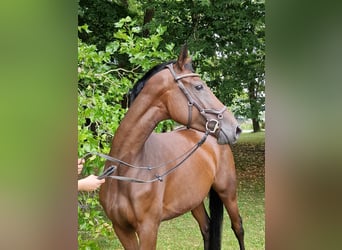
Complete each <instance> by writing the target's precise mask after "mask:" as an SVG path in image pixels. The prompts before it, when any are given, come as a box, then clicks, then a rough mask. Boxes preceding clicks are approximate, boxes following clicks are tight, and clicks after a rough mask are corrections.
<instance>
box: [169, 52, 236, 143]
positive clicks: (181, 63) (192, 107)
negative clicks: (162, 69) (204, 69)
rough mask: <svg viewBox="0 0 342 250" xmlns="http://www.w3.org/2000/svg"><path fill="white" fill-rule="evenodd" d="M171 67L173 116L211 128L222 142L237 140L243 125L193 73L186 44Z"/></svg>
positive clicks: (192, 125)
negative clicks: (239, 123)
mask: <svg viewBox="0 0 342 250" xmlns="http://www.w3.org/2000/svg"><path fill="white" fill-rule="evenodd" d="M167 68H168V69H169V71H170V77H169V78H168V85H169V86H172V87H170V89H169V91H168V94H167V102H166V103H167V104H168V105H167V110H169V113H170V117H171V118H172V119H173V120H175V121H177V122H179V123H181V124H183V125H186V126H187V127H191V128H194V129H197V130H200V131H209V132H210V133H211V134H212V135H214V136H216V137H217V141H218V143H219V144H233V143H235V142H236V140H237V138H238V136H239V134H240V133H241V129H240V128H239V126H238V122H237V120H236V119H235V117H234V115H233V114H232V113H231V112H230V111H229V110H228V109H227V108H226V107H225V106H224V105H223V104H222V102H220V101H219V100H218V99H217V97H216V96H215V95H214V94H213V93H212V91H211V90H210V89H209V87H208V86H207V85H206V84H205V82H204V81H203V80H202V79H201V78H200V76H199V75H198V74H196V73H194V70H193V67H192V63H191V58H190V57H189V55H188V49H187V48H186V47H185V46H184V47H183V48H182V50H181V52H180V54H179V57H178V60H177V62H176V63H175V64H169V65H168V66H167Z"/></svg>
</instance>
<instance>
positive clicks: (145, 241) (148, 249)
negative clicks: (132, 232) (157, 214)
mask: <svg viewBox="0 0 342 250" xmlns="http://www.w3.org/2000/svg"><path fill="white" fill-rule="evenodd" d="M159 225H160V223H157V222H156V221H146V220H145V221H143V223H140V224H139V225H138V230H137V234H138V238H139V250H155V249H156V248H157V235H158V229H159Z"/></svg>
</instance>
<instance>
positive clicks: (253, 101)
mask: <svg viewBox="0 0 342 250" xmlns="http://www.w3.org/2000/svg"><path fill="white" fill-rule="evenodd" d="M248 97H249V104H250V106H251V107H250V109H251V118H252V123H253V132H259V131H260V123H259V107H258V103H257V84H256V83H255V82H254V81H252V82H251V83H250V84H249V86H248Z"/></svg>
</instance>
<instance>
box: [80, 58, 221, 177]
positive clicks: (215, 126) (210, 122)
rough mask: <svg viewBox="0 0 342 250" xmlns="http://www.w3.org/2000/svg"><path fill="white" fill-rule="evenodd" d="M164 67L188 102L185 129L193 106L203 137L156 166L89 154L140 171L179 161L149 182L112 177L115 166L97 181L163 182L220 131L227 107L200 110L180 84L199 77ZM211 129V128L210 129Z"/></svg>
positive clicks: (170, 66) (108, 169) (169, 66)
mask: <svg viewBox="0 0 342 250" xmlns="http://www.w3.org/2000/svg"><path fill="white" fill-rule="evenodd" d="M166 67H167V68H168V69H169V70H170V72H171V74H172V76H173V78H174V80H175V81H176V83H177V85H178V87H179V88H180V90H181V91H182V92H183V93H184V95H185V97H186V98H187V100H188V108H189V111H188V123H187V128H190V125H191V120H192V107H193V106H195V107H196V108H197V109H198V111H199V112H200V114H201V115H202V116H203V117H204V119H205V120H206V125H205V127H206V131H205V133H204V135H203V137H202V138H201V139H200V140H199V141H198V142H197V143H196V144H195V145H194V146H193V147H192V148H190V149H189V150H188V151H186V152H185V153H184V154H182V155H180V156H178V157H177V158H176V159H174V160H172V161H169V162H165V163H162V164H160V165H158V166H154V167H152V166H134V165H131V164H129V163H127V162H124V161H122V160H120V159H117V158H114V157H112V156H109V155H105V154H102V153H98V152H89V153H87V154H86V155H84V156H83V158H86V157H88V156H90V155H97V156H100V157H102V158H104V159H106V160H108V161H111V162H115V163H119V164H120V165H122V166H126V167H129V168H136V169H141V170H148V171H150V170H152V169H157V168H161V167H165V166H167V165H168V164H170V163H171V162H174V161H177V160H179V162H178V163H177V164H176V165H175V166H173V167H172V168H170V169H169V170H167V171H165V172H164V173H163V174H161V175H158V174H156V175H155V177H154V178H152V179H149V180H142V179H137V178H131V177H126V176H118V175H112V174H113V173H114V171H115V170H116V169H117V166H115V165H111V166H110V167H108V168H107V169H106V170H105V171H104V172H103V173H102V174H101V175H99V176H98V179H103V178H112V179H116V180H121V181H129V182H136V183H151V182H155V181H160V182H161V181H163V178H164V177H165V176H167V175H169V174H170V173H172V172H173V171H175V170H176V169H177V168H178V167H179V166H180V165H182V164H183V163H184V162H185V161H186V160H187V159H188V158H189V157H190V156H191V155H192V154H193V153H195V151H196V150H197V149H198V148H199V147H200V146H201V145H202V144H203V143H204V142H205V140H206V139H207V137H208V135H209V134H210V133H212V134H214V133H215V132H216V131H217V130H219V129H220V120H222V119H223V113H224V112H225V111H226V109H227V107H226V106H223V108H222V109H220V110H217V109H205V108H202V107H201V105H200V104H198V103H197V102H196V101H195V100H194V99H193V97H192V96H191V95H190V93H189V91H188V90H187V89H186V88H185V86H184V84H183V83H182V81H181V79H183V78H186V77H199V75H198V74H196V73H188V74H183V75H177V73H176V72H175V71H174V69H173V64H172V63H171V64H168V65H166ZM208 114H214V115H217V120H216V119H210V118H209V116H208ZM210 127H212V128H210Z"/></svg>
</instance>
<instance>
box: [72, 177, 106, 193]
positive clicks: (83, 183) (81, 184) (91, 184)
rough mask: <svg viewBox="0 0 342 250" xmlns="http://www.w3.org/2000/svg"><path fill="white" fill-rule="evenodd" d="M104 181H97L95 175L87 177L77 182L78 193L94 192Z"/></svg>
mask: <svg viewBox="0 0 342 250" xmlns="http://www.w3.org/2000/svg"><path fill="white" fill-rule="evenodd" d="M104 182H105V179H102V180H99V179H97V176H95V175H89V176H88V177H85V178H83V179H81V180H79V181H78V191H88V192H89V191H94V190H96V189H97V188H99V187H100V186H101V185H102V183H104Z"/></svg>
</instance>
